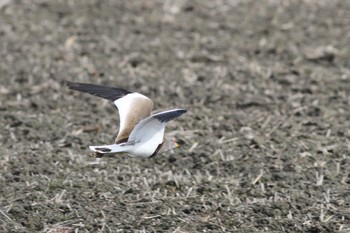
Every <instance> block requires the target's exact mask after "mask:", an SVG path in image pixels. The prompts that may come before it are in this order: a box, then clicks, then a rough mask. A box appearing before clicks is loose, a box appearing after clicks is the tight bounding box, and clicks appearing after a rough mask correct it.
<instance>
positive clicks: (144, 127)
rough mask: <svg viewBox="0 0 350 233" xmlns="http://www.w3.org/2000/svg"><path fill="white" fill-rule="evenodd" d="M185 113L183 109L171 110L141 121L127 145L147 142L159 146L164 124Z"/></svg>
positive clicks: (161, 140) (162, 137)
mask: <svg viewBox="0 0 350 233" xmlns="http://www.w3.org/2000/svg"><path fill="white" fill-rule="evenodd" d="M185 112H187V111H186V110H185V109H172V110H168V111H164V112H159V113H156V114H153V115H152V116H149V117H147V118H145V119H143V120H141V121H140V122H139V123H138V124H137V125H136V126H135V128H134V130H133V131H132V132H131V134H130V136H129V140H128V142H127V144H135V143H139V142H147V141H149V142H150V143H151V142H152V143H154V144H155V145H159V144H160V143H162V142H163V139H164V129H165V125H166V123H167V122H169V121H171V120H173V119H175V118H177V117H179V116H181V115H182V114H184V113H185ZM151 139H152V140H151Z"/></svg>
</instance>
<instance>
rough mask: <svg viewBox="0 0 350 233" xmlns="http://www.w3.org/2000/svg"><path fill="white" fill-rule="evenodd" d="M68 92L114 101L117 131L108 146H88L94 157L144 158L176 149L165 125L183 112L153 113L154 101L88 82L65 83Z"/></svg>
mask: <svg viewBox="0 0 350 233" xmlns="http://www.w3.org/2000/svg"><path fill="white" fill-rule="evenodd" d="M65 83H66V85H67V86H68V88H69V89H71V90H75V91H79V92H84V93H88V94H91V95H94V96H98V97H101V98H104V99H107V100H110V101H112V102H114V104H115V106H116V107H117V108H118V111H119V124H120V125H119V132H118V134H117V137H116V139H115V142H114V143H113V144H111V145H100V146H89V148H90V150H91V151H93V152H94V153H95V155H97V156H99V157H102V156H104V155H115V154H118V153H127V154H128V155H129V156H130V157H140V158H147V157H153V156H155V155H157V154H160V153H162V152H165V151H168V150H171V149H173V148H179V147H180V145H179V144H178V143H177V142H176V139H175V138H174V137H169V136H167V135H165V133H164V131H165V126H166V124H167V123H168V122H169V121H171V120H173V119H175V118H178V117H180V116H181V115H182V114H184V113H186V112H187V110H186V109H182V108H175V109H171V110H167V111H162V112H158V113H153V112H152V109H153V105H154V103H153V101H152V100H151V99H150V98H148V97H147V96H145V95H143V94H140V93H138V92H132V91H128V90H126V89H123V88H116V87H107V86H101V85H96V84H91V83H78V82H69V81H65Z"/></svg>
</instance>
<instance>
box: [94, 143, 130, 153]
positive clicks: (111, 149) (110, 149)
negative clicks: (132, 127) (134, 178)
mask: <svg viewBox="0 0 350 233" xmlns="http://www.w3.org/2000/svg"><path fill="white" fill-rule="evenodd" d="M89 148H90V150H92V151H93V152H96V153H99V154H115V153H118V152H126V151H127V150H128V149H130V148H129V146H126V145H124V143H122V144H112V145H101V146H89Z"/></svg>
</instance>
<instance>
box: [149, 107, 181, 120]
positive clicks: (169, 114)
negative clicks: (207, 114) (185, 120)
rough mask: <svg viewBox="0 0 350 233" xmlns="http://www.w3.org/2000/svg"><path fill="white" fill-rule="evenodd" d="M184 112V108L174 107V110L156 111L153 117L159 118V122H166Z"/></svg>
mask: <svg viewBox="0 0 350 233" xmlns="http://www.w3.org/2000/svg"><path fill="white" fill-rule="evenodd" d="M186 112H187V110H186V109H174V110H170V111H166V112H161V113H158V114H156V115H154V116H153V117H154V118H156V119H157V120H159V121H160V122H161V123H166V122H168V121H171V120H173V119H175V118H177V117H180V116H181V115H182V114H184V113H186Z"/></svg>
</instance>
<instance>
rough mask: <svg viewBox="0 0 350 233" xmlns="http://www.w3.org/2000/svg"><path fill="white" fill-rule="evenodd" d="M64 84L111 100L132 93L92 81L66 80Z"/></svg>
mask: <svg viewBox="0 0 350 233" xmlns="http://www.w3.org/2000/svg"><path fill="white" fill-rule="evenodd" d="M64 84H65V85H66V86H67V87H68V88H69V89H71V90H75V91H80V92H85V93H89V94H91V95H95V96H98V97H101V98H104V99H108V100H110V101H115V100H117V99H119V98H121V97H123V96H125V95H127V94H130V93H132V92H131V91H128V90H126V89H123V88H115V87H107V86H102V85H96V84H92V83H79V82H70V81H64Z"/></svg>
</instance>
